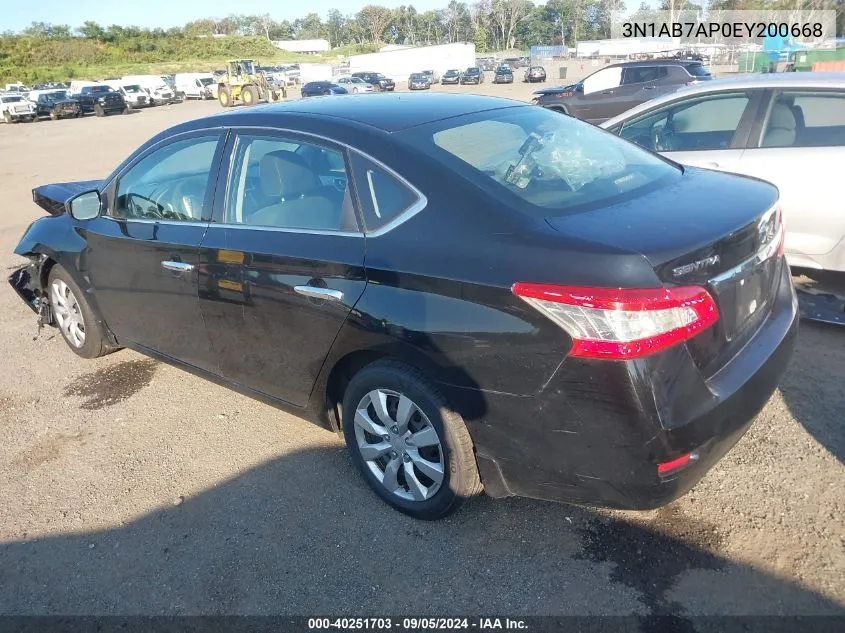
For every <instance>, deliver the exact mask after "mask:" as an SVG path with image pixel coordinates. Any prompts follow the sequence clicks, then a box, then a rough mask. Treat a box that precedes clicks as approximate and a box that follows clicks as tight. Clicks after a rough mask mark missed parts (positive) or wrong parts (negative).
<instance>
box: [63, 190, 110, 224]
mask: <svg viewBox="0 0 845 633" xmlns="http://www.w3.org/2000/svg"><path fill="white" fill-rule="evenodd" d="M65 207H66V208H67V212H68V213H69V214H70V217H72V218H73V219H74V220H92V219H94V218H96V217H97V216H98V215H100V209H101V207H102V203H101V202H100V192H99V191H96V190H95V191H86V192H85V193H80V194H79V195H78V196H74V197H73V198H71V199H70V200H68V201H67V202H66V203H65Z"/></svg>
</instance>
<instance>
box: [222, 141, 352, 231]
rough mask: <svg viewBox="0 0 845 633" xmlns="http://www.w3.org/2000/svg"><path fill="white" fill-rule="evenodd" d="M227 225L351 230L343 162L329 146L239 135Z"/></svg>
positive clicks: (234, 154) (230, 184)
mask: <svg viewBox="0 0 845 633" xmlns="http://www.w3.org/2000/svg"><path fill="white" fill-rule="evenodd" d="M232 166H233V168H232V170H231V174H230V181H229V187H228V194H227V202H226V219H225V221H226V222H227V223H229V224H243V225H248V226H255V227H269V228H277V229H301V230H313V231H357V230H358V222H357V219H356V218H355V210H354V207H353V206H352V198H351V196H350V195H349V183H348V181H347V180H348V179H347V175H346V161H345V160H344V157H343V154H342V153H341V152H340V151H338V150H336V149H332V148H329V147H323V146H321V145H317V144H315V143H310V142H307V143H306V142H302V141H300V140H296V139H292V138H283V137H279V136H260V135H250V134H242V135H240V136H239V137H238V140H237V143H236V145H235V149H234V151H233V157H232Z"/></svg>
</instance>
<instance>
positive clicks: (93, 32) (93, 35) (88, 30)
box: [76, 20, 105, 40]
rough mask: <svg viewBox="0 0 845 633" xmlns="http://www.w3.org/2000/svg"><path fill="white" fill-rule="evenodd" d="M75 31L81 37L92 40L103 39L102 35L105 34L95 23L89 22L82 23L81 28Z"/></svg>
mask: <svg viewBox="0 0 845 633" xmlns="http://www.w3.org/2000/svg"><path fill="white" fill-rule="evenodd" d="M76 31H77V33H79V34H80V35H81V36H82V37H87V38H89V39H92V40H101V39H103V35H104V34H105V31H103V27H101V26H100V25H99V24H97V23H96V22H92V21H91V20H87V21H85V22H83V23H82V26H80V27H78V28H77V29H76Z"/></svg>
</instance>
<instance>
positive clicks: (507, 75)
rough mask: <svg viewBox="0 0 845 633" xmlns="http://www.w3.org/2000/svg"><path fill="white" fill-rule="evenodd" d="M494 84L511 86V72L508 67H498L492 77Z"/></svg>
mask: <svg viewBox="0 0 845 633" xmlns="http://www.w3.org/2000/svg"><path fill="white" fill-rule="evenodd" d="M493 83H494V84H512V83H513V71H512V70H511V68H510V66H499V67H498V68H497V69H496V72H495V74H494V75H493Z"/></svg>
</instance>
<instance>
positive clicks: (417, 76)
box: [408, 73, 431, 90]
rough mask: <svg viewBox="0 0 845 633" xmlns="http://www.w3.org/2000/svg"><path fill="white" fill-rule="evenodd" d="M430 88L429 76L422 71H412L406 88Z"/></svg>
mask: <svg viewBox="0 0 845 633" xmlns="http://www.w3.org/2000/svg"><path fill="white" fill-rule="evenodd" d="M430 88H431V78H430V77H429V76H428V75H425V74H423V73H413V74H412V75H411V76H410V77H408V90H428V89H430Z"/></svg>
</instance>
